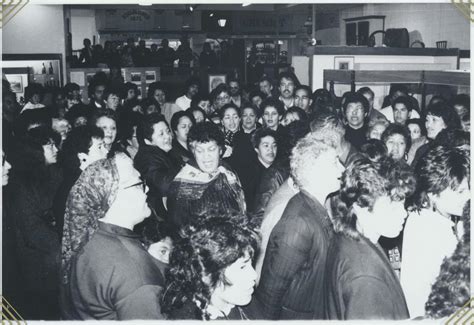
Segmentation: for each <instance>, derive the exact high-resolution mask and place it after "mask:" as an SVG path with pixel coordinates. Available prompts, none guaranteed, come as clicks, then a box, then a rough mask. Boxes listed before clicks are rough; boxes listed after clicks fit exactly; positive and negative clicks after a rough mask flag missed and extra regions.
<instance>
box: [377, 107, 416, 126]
mask: <svg viewBox="0 0 474 325" xmlns="http://www.w3.org/2000/svg"><path fill="white" fill-rule="evenodd" d="M379 112H380V113H382V114H383V115H385V117H386V118H387V120H388V121H389V122H390V123H395V119H394V117H393V108H392V106H387V107H384V108H382V109H380V110H379ZM408 118H409V119H412V118H420V114H418V112H417V111H416V110H414V109H412V110H411V111H410V113H409V114H408Z"/></svg>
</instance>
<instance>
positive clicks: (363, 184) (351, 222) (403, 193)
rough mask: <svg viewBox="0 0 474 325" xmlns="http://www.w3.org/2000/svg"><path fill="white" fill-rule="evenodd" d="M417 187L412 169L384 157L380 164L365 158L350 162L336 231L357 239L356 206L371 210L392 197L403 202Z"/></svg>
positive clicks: (343, 184)
mask: <svg viewBox="0 0 474 325" xmlns="http://www.w3.org/2000/svg"><path fill="white" fill-rule="evenodd" d="M415 186H416V179H415V176H414V174H413V171H412V170H411V168H410V166H408V165H407V164H406V163H403V162H399V161H394V160H393V159H392V158H390V157H382V158H380V159H379V160H378V161H371V160H369V159H368V158H363V159H359V160H356V161H354V162H353V163H351V164H350V165H349V166H348V167H347V169H346V170H345V172H344V174H343V175H342V180H341V190H340V196H339V201H338V203H337V209H336V215H335V217H334V230H335V231H336V232H337V233H342V234H344V235H346V236H348V237H350V238H352V239H356V240H358V239H359V238H360V233H359V232H358V230H357V228H356V224H357V215H356V214H355V212H354V210H353V207H354V204H357V205H358V206H360V207H362V208H365V207H368V208H369V211H372V209H373V207H374V204H375V202H376V201H377V199H378V198H379V197H381V196H383V195H389V196H390V198H391V199H392V201H404V200H405V198H406V197H408V196H410V195H411V194H412V193H413V192H414V190H415Z"/></svg>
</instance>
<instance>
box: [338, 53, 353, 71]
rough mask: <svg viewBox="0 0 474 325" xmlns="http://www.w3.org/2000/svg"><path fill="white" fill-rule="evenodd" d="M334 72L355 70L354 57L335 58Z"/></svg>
mask: <svg viewBox="0 0 474 325" xmlns="http://www.w3.org/2000/svg"><path fill="white" fill-rule="evenodd" d="M334 70H354V57H353V56H335V57H334Z"/></svg>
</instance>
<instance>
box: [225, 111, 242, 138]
mask: <svg viewBox="0 0 474 325" xmlns="http://www.w3.org/2000/svg"><path fill="white" fill-rule="evenodd" d="M222 124H223V125H224V128H225V129H226V131H231V132H235V131H237V130H238V129H239V124H240V117H239V113H238V112H237V111H236V110H235V108H233V107H229V108H227V109H226V110H225V112H224V115H223V116H222Z"/></svg>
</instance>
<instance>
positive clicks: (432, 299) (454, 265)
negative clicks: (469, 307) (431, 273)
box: [425, 202, 471, 319]
mask: <svg viewBox="0 0 474 325" xmlns="http://www.w3.org/2000/svg"><path fill="white" fill-rule="evenodd" d="M470 216H471V208H470V202H468V203H467V204H466V206H465V207H464V211H463V218H462V221H463V226H464V235H463V238H462V240H461V241H460V242H459V243H458V245H457V246H456V250H455V251H454V253H453V255H451V256H450V257H449V258H445V260H444V261H443V264H441V270H440V273H439V275H438V277H437V278H436V282H435V283H434V284H433V286H432V287H431V294H430V295H429V298H428V301H427V302H426V305H425V310H426V316H428V317H430V318H435V319H438V318H443V317H447V316H450V315H452V314H454V313H455V312H456V311H458V310H459V309H460V308H462V307H463V306H464V305H465V304H466V303H467V302H468V301H469V298H470V297H471V288H470V283H471V250H470V248H471V236H470V234H471V221H470Z"/></svg>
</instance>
